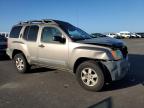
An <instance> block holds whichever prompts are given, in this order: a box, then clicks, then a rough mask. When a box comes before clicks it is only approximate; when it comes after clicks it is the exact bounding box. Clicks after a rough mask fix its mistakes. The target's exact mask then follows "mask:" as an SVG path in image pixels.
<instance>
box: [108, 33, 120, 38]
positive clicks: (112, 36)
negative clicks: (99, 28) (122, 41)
mask: <svg viewBox="0 0 144 108" xmlns="http://www.w3.org/2000/svg"><path fill="white" fill-rule="evenodd" d="M106 36H108V37H111V38H117V36H118V35H117V34H116V33H108V34H106Z"/></svg>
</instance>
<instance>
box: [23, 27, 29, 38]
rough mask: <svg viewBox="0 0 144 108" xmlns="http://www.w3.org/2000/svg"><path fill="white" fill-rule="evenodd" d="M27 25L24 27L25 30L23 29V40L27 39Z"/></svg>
mask: <svg viewBox="0 0 144 108" xmlns="http://www.w3.org/2000/svg"><path fill="white" fill-rule="evenodd" d="M29 28H30V27H29V26H27V27H26V28H25V30H24V33H23V38H24V39H25V40H27V36H28V32H29Z"/></svg>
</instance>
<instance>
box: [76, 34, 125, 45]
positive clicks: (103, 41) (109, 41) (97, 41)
mask: <svg viewBox="0 0 144 108" xmlns="http://www.w3.org/2000/svg"><path fill="white" fill-rule="evenodd" d="M77 42H79V43H84V44H91V45H99V46H105V47H110V48H120V47H123V46H125V43H124V42H123V41H122V40H118V39H114V38H110V37H103V38H92V39H86V40H80V41H77Z"/></svg>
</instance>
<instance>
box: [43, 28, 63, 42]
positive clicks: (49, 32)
mask: <svg viewBox="0 0 144 108" xmlns="http://www.w3.org/2000/svg"><path fill="white" fill-rule="evenodd" d="M61 35H62V33H61V32H60V31H59V30H58V29H57V28H54V27H44V28H43V30H42V35H41V41H42V42H46V43H56V42H55V41H53V37H54V36H61Z"/></svg>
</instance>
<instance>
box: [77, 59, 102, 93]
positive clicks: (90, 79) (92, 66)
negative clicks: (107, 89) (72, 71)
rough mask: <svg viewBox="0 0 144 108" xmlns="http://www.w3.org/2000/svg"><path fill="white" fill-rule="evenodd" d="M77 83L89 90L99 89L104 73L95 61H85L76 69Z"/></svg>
mask: <svg viewBox="0 0 144 108" xmlns="http://www.w3.org/2000/svg"><path fill="white" fill-rule="evenodd" d="M76 77H77V80H78V82H79V84H80V85H81V86H82V87H84V88H85V89H87V90H90V91H100V90H102V88H103V86H104V74H103V72H102V70H101V68H100V67H99V65H98V64H97V63H96V62H95V61H85V62H83V63H81V64H80V65H79V66H78V68H77V70H76Z"/></svg>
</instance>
